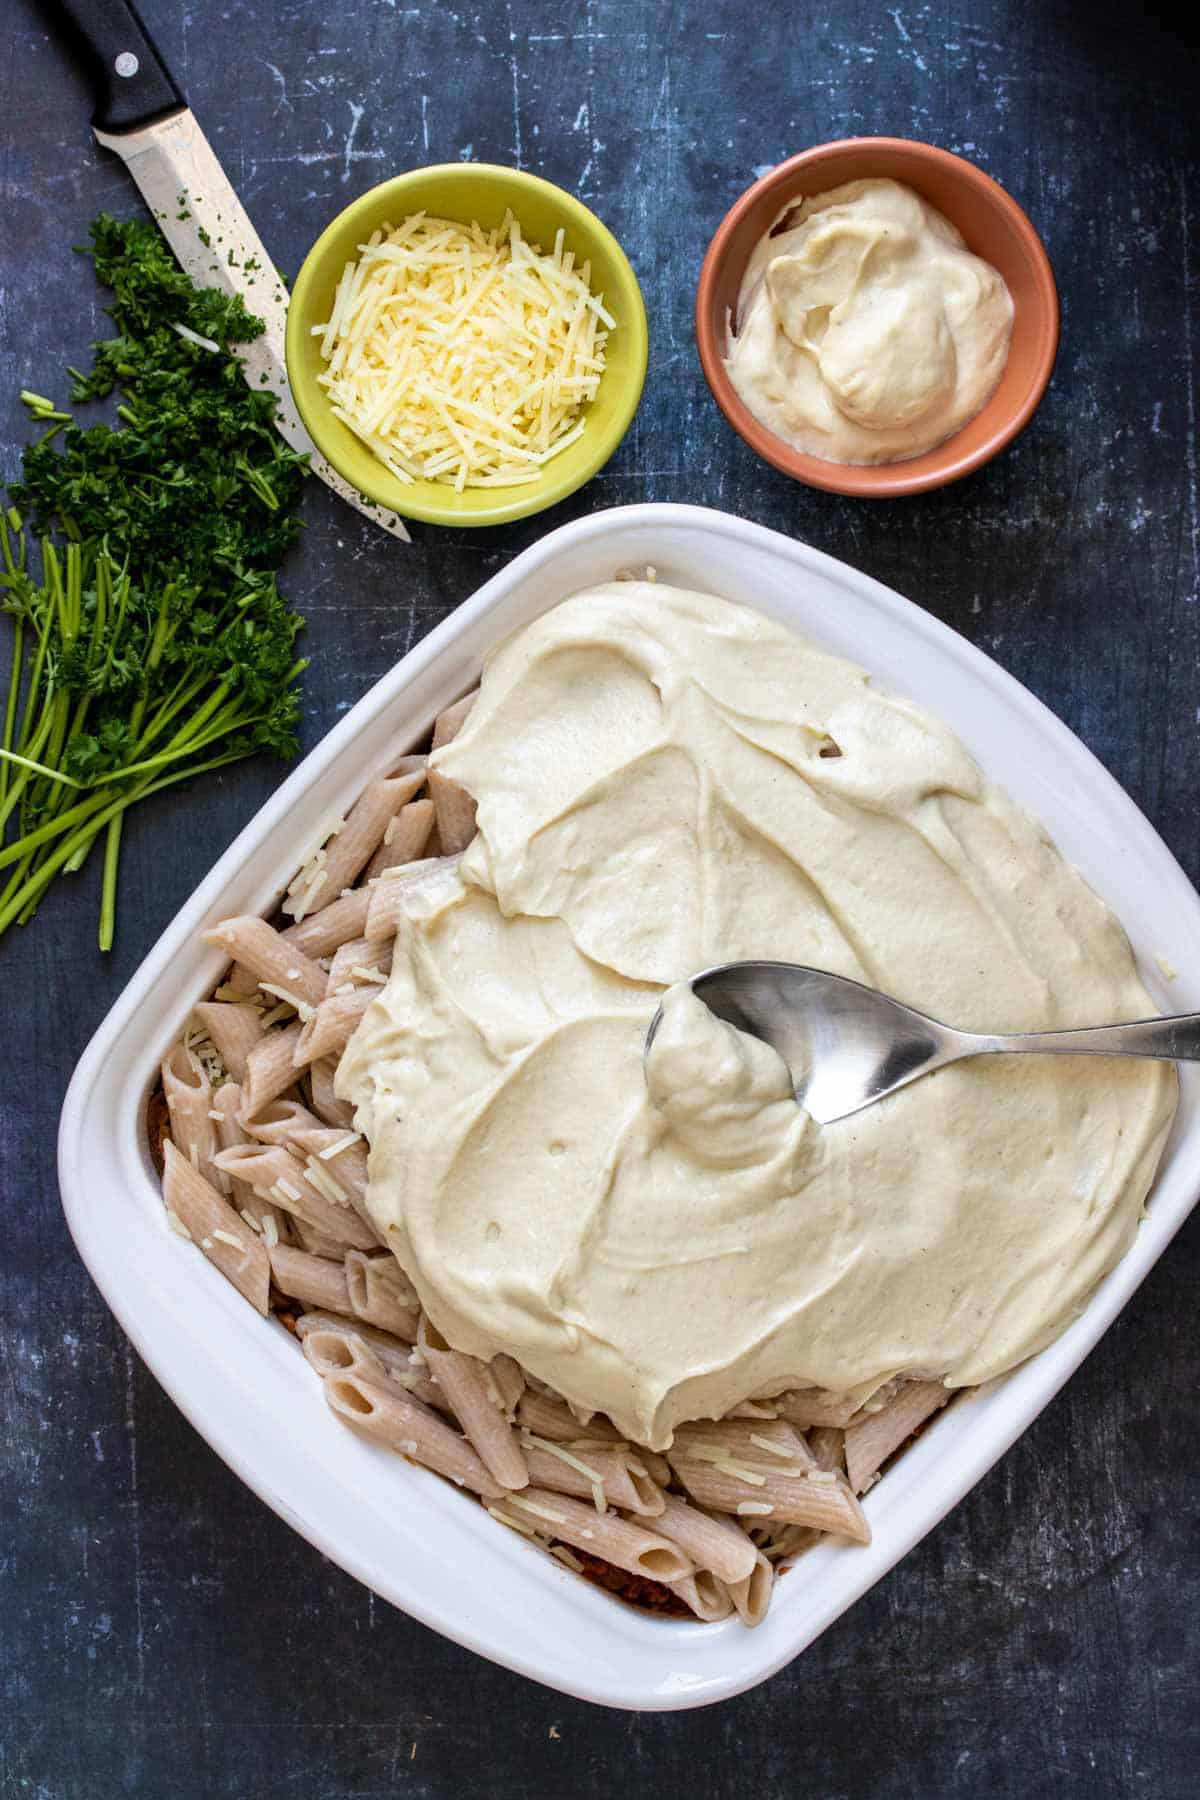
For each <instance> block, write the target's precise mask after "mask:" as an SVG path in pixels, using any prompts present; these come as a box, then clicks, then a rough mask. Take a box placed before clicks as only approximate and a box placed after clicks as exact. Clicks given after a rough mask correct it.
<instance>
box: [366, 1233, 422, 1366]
mask: <svg viewBox="0 0 1200 1800" xmlns="http://www.w3.org/2000/svg"><path fill="white" fill-rule="evenodd" d="M346 1281H347V1283H348V1285H349V1289H350V1306H351V1310H352V1311H353V1313H354V1316H355V1318H356V1319H365V1320H366V1322H367V1324H368V1325H375V1326H377V1327H378V1328H379V1329H380V1330H381V1331H390V1332H392V1333H393V1334H394V1335H395V1336H396V1337H398V1338H403V1339H405V1341H406V1342H408V1343H410V1344H411V1343H416V1342H418V1341H419V1329H420V1322H421V1302H420V1301H419V1300H418V1298H417V1293H416V1289H415V1288H414V1287H413V1285H412V1283H411V1281H410V1280H409V1279H408V1276H407V1275H406V1274H405V1273H404V1270H403V1269H402V1268H401V1267H400V1264H399V1263H398V1262H397V1261H396V1258H395V1257H394V1256H393V1255H392V1253H391V1251H390V1250H381V1251H378V1252H376V1253H375V1254H373V1255H371V1256H367V1255H364V1253H363V1252H362V1251H361V1250H351V1251H348V1252H347V1255H346ZM421 1348H422V1350H425V1349H426V1346H425V1345H424V1344H423V1343H422V1345H421ZM435 1373H436V1371H435Z"/></svg>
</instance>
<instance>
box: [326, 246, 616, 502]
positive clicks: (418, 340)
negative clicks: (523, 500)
mask: <svg viewBox="0 0 1200 1800" xmlns="http://www.w3.org/2000/svg"><path fill="white" fill-rule="evenodd" d="M564 237H565V233H564V232H563V230H562V227H561V226H560V227H559V230H558V232H557V233H556V235H555V240H554V249H553V252H552V253H551V254H548V255H544V254H543V253H542V251H541V249H540V248H539V247H538V246H537V245H536V244H529V243H527V242H526V240H525V238H524V236H523V235H522V232H521V227H520V224H519V223H518V221H517V220H516V219H514V218H513V216H512V214H511V212H506V213H505V215H504V219H503V220H502V222H501V224H500V225H499V226H497V227H495V228H494V229H493V230H491V231H486V232H485V231H484V230H483V229H482V227H481V226H480V225H478V224H477V223H475V222H474V221H473V222H472V223H471V224H470V225H469V226H464V225H459V224H456V223H455V221H454V220H453V219H439V218H431V217H429V216H428V215H427V214H425V213H414V214H413V215H412V217H411V218H408V219H405V220H404V222H403V224H401V225H399V226H396V227H395V228H393V227H392V226H391V225H389V224H386V223H385V224H384V225H383V226H382V227H381V228H379V229H377V230H375V231H373V232H372V233H371V236H370V238H369V239H368V240H367V242H366V243H365V244H364V245H362V246H361V250H362V254H361V256H360V257H359V258H358V260H357V262H348V263H347V264H346V266H345V268H344V269H343V271H342V278H341V280H340V281H339V283H338V286H337V292H336V293H335V295H334V301H333V311H332V313H331V314H330V317H329V319H328V320H327V321H326V322H325V324H324V325H313V326H312V327H311V328H310V329H311V332H312V335H313V336H314V337H319V338H320V340H321V356H322V358H323V360H324V362H325V364H326V367H325V369H324V371H323V372H322V373H321V374H320V375H318V377H317V379H318V381H319V382H320V383H321V386H322V387H323V388H324V389H325V392H326V394H327V395H328V396H329V401H330V405H331V407H332V410H333V412H334V414H335V416H336V417H337V418H339V419H341V420H342V422H343V424H345V425H347V426H349V428H350V430H351V431H353V432H354V433H355V435H356V436H357V437H359V438H361V439H362V441H363V443H364V444H366V445H367V447H368V449H370V450H371V451H372V452H373V453H374V454H375V455H376V456H377V457H378V458H379V460H380V462H382V463H383V465H384V467H385V468H387V469H390V470H391V472H392V474H393V475H395V476H396V478H397V480H399V481H403V482H411V481H417V480H420V479H424V480H426V481H443V482H446V483H447V484H449V485H450V486H452V487H454V488H455V489H456V491H457V492H459V493H461V492H462V490H463V489H464V488H465V487H467V486H471V487H512V486H515V485H517V484H519V483H521V482H526V481H536V480H537V479H538V476H539V475H540V473H541V471H542V469H543V468H544V466H545V465H546V463H548V462H549V461H550V459H551V458H552V457H554V456H557V455H559V454H560V453H561V452H562V451H563V450H565V449H566V448H567V446H568V445H569V444H573V443H574V442H575V440H576V439H577V438H579V437H580V436H581V435H582V433H583V432H584V430H585V429H586V417H585V416H584V409H585V408H586V406H587V404H588V402H589V401H591V400H594V399H595V397H596V393H597V390H598V388H599V386H600V378H601V376H602V375H603V373H604V354H605V345H606V344H607V341H608V333H609V332H610V331H611V330H613V329H614V327H615V323H616V321H615V320H614V319H613V318H612V315H611V314H610V313H608V312H607V311H606V310H605V307H604V303H603V297H602V296H601V295H599V294H593V292H592V290H591V287H590V280H591V265H590V264H589V263H587V262H585V263H584V264H583V265H582V267H581V268H579V269H576V268H575V266H574V264H575V257H574V253H573V252H572V251H570V250H566V249H564Z"/></svg>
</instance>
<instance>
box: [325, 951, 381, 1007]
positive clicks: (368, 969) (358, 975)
mask: <svg viewBox="0 0 1200 1800" xmlns="http://www.w3.org/2000/svg"><path fill="white" fill-rule="evenodd" d="M391 968H392V945H391V944H389V943H382V944H380V943H372V942H371V940H370V939H369V938H361V937H359V938H350V939H349V940H348V941H347V942H346V943H344V944H339V946H338V948H337V949H336V950H335V951H334V954H333V961H332V962H331V963H330V965H329V986H328V988H327V989H326V996H325V997H326V999H328V997H329V995H330V994H336V993H338V992H340V990H341V989H342V988H343V987H345V986H347V985H349V986H351V987H358V986H360V985H361V984H362V983H363V982H368V983H369V982H379V981H384V980H386V978H387V976H388V975H389V974H390V973H391Z"/></svg>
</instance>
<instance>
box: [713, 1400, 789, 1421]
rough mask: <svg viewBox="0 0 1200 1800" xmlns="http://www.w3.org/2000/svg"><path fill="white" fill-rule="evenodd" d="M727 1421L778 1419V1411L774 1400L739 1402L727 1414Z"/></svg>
mask: <svg viewBox="0 0 1200 1800" xmlns="http://www.w3.org/2000/svg"><path fill="white" fill-rule="evenodd" d="M725 1417H726V1418H727V1419H777V1418H778V1417H779V1412H778V1409H777V1408H776V1405H775V1402H774V1401H773V1400H739V1401H738V1403H737V1405H736V1406H731V1407H730V1409H729V1411H728V1412H727V1413H726V1414H725Z"/></svg>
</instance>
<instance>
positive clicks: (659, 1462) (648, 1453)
mask: <svg viewBox="0 0 1200 1800" xmlns="http://www.w3.org/2000/svg"><path fill="white" fill-rule="evenodd" d="M634 1454H635V1455H636V1457H637V1460H638V1461H639V1462H640V1463H641V1465H642V1467H643V1468H644V1469H645V1471H646V1473H647V1475H648V1476H649V1477H650V1479H651V1481H657V1483H658V1485H659V1487H669V1486H670V1482H671V1465H670V1463H669V1462H668V1461H667V1459H666V1457H665V1456H660V1455H659V1454H658V1452H657V1450H647V1449H646V1446H645V1445H644V1444H637V1445H636V1446H635V1447H634Z"/></svg>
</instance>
